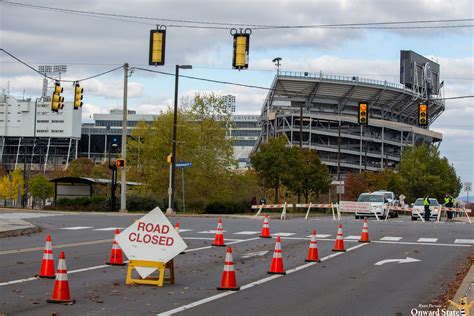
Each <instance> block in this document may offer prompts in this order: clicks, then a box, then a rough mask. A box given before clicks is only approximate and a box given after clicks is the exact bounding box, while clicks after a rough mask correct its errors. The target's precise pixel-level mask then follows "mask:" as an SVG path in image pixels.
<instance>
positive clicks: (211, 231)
mask: <svg viewBox="0 0 474 316" xmlns="http://www.w3.org/2000/svg"><path fill="white" fill-rule="evenodd" d="M226 231H227V230H223V231H222V232H223V233H225V232H226ZM215 233H217V230H204V231H202V232H198V234H215Z"/></svg>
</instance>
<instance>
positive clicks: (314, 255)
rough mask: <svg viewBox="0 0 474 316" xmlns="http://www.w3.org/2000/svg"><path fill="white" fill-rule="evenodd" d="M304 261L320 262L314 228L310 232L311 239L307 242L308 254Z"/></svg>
mask: <svg viewBox="0 0 474 316" xmlns="http://www.w3.org/2000/svg"><path fill="white" fill-rule="evenodd" d="M305 261H306V262H321V260H319V254H318V243H317V241H316V230H314V229H313V232H312V234H311V241H310V242H309V249H308V255H307V256H306V259H305Z"/></svg>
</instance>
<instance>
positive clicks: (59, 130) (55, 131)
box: [51, 129, 64, 133]
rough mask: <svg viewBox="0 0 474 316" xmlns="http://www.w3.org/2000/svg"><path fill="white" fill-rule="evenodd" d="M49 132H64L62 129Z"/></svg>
mask: <svg viewBox="0 0 474 316" xmlns="http://www.w3.org/2000/svg"><path fill="white" fill-rule="evenodd" d="M51 132H52V133H63V132H64V130H62V129H53V130H51Z"/></svg>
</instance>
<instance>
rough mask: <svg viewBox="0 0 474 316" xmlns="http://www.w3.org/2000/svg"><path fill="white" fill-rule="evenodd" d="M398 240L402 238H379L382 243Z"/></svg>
mask: <svg viewBox="0 0 474 316" xmlns="http://www.w3.org/2000/svg"><path fill="white" fill-rule="evenodd" d="M400 239H402V237H391V236H385V237H383V238H381V239H380V240H384V241H399V240H400Z"/></svg>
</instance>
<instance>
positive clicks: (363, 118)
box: [358, 102, 369, 126]
mask: <svg viewBox="0 0 474 316" xmlns="http://www.w3.org/2000/svg"><path fill="white" fill-rule="evenodd" d="M358 122H359V125H364V126H367V125H368V123H369V104H368V103H367V102H359V115H358Z"/></svg>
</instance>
